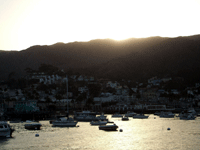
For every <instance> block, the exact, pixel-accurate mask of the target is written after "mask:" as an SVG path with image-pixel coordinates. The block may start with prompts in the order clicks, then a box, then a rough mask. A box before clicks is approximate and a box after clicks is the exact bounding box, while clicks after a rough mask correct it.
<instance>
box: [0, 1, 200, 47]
mask: <svg viewBox="0 0 200 150" xmlns="http://www.w3.org/2000/svg"><path fill="white" fill-rule="evenodd" d="M1 3H2V5H1ZM199 6H200V3H199V1H198V0H191V1H186V0H163V1H160V0H151V1H150V0H143V1H138V0H130V1H128V0H127V1H124V0H123V1H122V0H101V1H94V0H84V1H83V0H74V1H71V0H59V1H54V0H29V1H26V0H15V1H14V0H8V1H6V2H4V1H3V0H0V12H1V13H0V14H1V15H0V19H1V21H2V22H3V23H2V24H1V28H0V33H1V35H0V41H1V42H0V49H3V50H9V49H13V50H16V49H17V50H22V49H25V48H27V47H30V46H32V45H51V44H53V43H56V42H64V43H68V42H74V41H89V40H92V39H104V38H112V39H115V40H124V39H127V38H131V37H136V38H141V37H149V36H162V37H176V36H187V35H194V34H200V28H199V26H200V23H199V21H198V19H197V18H198V15H199V14H200V10H199ZM1 8H2V9H1ZM8 8H9V9H8Z"/></svg>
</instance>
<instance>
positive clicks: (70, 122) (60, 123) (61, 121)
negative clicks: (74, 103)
mask: <svg viewBox="0 0 200 150" xmlns="http://www.w3.org/2000/svg"><path fill="white" fill-rule="evenodd" d="M77 123H78V122H77V121H75V120H74V119H73V118H71V117H69V118H68V117H61V118H58V119H57V120H56V121H53V122H52V124H53V126H55V127H76V124H77Z"/></svg>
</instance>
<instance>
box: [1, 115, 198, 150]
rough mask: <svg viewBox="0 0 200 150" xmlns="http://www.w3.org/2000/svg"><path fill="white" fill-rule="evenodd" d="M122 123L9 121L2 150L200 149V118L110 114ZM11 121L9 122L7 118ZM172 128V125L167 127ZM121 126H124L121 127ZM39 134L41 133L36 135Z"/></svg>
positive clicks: (115, 120) (2, 139)
mask: <svg viewBox="0 0 200 150" xmlns="http://www.w3.org/2000/svg"><path fill="white" fill-rule="evenodd" d="M108 118H109V120H110V121H114V123H115V124H116V125H118V126H119V128H118V130H117V131H103V130H99V128H98V126H91V125H90V123H89V122H78V124H77V125H78V126H79V127H69V128H67V127H62V128H61V127H52V124H49V121H48V120H47V121H46V120H45V121H40V123H41V124H42V127H41V130H26V129H25V128H24V124H25V123H10V125H11V126H12V127H14V129H15V132H13V137H12V138H1V139H0V149H1V150H11V149H20V150H28V149H30V150H46V149H52V150H85V149H87V150H90V149H94V150H103V149H106V150H113V149H114V150H121V149H124V150H168V149H169V150H171V149H174V150H189V149H190V150H198V149H200V118H196V119H195V120H179V119H178V118H159V117H158V116H154V115H150V116H149V118H148V119H133V118H132V117H129V121H121V118H111V115H108ZM8 123H9V122H8ZM168 128H169V129H168ZM120 129H122V130H121V131H120ZM36 134H38V135H39V136H35V135H36Z"/></svg>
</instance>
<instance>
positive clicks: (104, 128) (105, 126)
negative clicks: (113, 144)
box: [99, 124, 118, 131]
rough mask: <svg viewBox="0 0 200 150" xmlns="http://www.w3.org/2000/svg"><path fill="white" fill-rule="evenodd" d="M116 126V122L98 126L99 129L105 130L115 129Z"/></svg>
mask: <svg viewBox="0 0 200 150" xmlns="http://www.w3.org/2000/svg"><path fill="white" fill-rule="evenodd" d="M117 128H118V126H117V125H116V124H112V125H101V126H99V130H105V131H116V130H117Z"/></svg>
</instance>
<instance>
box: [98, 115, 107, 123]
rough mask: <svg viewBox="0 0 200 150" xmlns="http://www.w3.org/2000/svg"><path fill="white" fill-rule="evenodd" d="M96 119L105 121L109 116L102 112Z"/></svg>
mask: <svg viewBox="0 0 200 150" xmlns="http://www.w3.org/2000/svg"><path fill="white" fill-rule="evenodd" d="M96 119H97V120H102V121H103V120H108V119H107V116H106V115H104V114H101V115H100V116H96Z"/></svg>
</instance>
